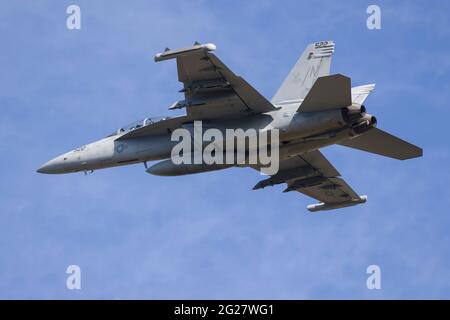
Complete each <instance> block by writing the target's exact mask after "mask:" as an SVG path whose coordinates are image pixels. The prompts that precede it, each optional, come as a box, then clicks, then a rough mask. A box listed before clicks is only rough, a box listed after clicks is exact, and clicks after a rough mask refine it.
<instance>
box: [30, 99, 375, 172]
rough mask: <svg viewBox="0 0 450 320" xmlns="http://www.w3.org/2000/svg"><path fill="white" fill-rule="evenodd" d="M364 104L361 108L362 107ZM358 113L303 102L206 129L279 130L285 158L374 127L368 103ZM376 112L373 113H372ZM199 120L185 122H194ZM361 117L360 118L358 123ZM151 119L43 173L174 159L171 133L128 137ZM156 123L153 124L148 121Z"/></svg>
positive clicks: (53, 163)
mask: <svg viewBox="0 0 450 320" xmlns="http://www.w3.org/2000/svg"><path fill="white" fill-rule="evenodd" d="M357 108H358V107H357ZM359 108H360V109H359V113H358V112H357V116H356V117H354V116H353V117H349V114H350V112H349V111H348V110H349V108H343V109H333V110H328V111H320V112H297V109H298V103H295V104H292V105H284V106H283V107H281V108H280V109H279V110H277V111H273V112H269V113H265V114H259V115H248V116H243V117H241V118H239V119H229V120H222V121H220V122H219V121H214V120H204V121H203V122H202V123H203V125H204V127H205V128H216V129H218V130H220V131H221V132H225V130H226V129H236V128H240V129H243V130H246V129H248V128H254V129H256V130H259V131H265V130H271V129H278V130H279V138H280V157H281V158H286V157H289V156H291V155H292V154H299V153H303V152H308V151H311V150H315V149H318V148H321V147H324V146H327V145H330V144H334V143H337V142H339V141H342V140H345V139H349V138H352V137H354V136H357V135H359V134H360V133H362V131H363V130H360V131H361V132H359V131H358V130H355V128H356V127H357V126H358V124H362V126H367V128H369V127H370V126H372V125H374V124H375V119H374V118H373V117H372V118H373V120H372V119H371V118H370V120H368V119H369V118H368V117H367V116H365V110H364V107H362V108H361V106H359ZM370 117H371V116H370ZM193 121H194V119H192V120H191V121H187V122H184V123H183V124H181V126H180V127H184V128H188V129H189V127H192V123H193ZM358 121H359V122H358ZM145 125H146V123H145V121H144V123H143V124H142V125H138V126H136V127H134V128H130V129H126V130H125V129H119V130H117V131H116V132H115V133H114V134H112V135H110V136H108V137H105V138H103V139H100V140H98V141H95V142H92V143H89V144H86V145H83V146H82V147H79V148H77V149H74V150H72V151H69V152H67V153H64V154H62V155H60V156H58V157H56V158H54V159H52V160H50V161H48V162H46V163H45V164H44V165H42V166H41V167H40V168H39V169H38V172H40V173H55V174H57V173H71V172H79V171H92V170H98V169H103V168H109V167H115V166H122V165H128V164H134V163H146V162H148V161H155V160H163V159H169V158H170V156H171V151H172V148H173V147H174V145H176V144H177V141H172V139H171V132H167V133H159V134H155V135H153V134H152V135H144V136H139V137H131V138H125V139H124V138H123V137H124V135H126V134H127V133H128V132H130V130H139V129H140V128H141V127H143V126H145ZM148 125H152V124H148Z"/></svg>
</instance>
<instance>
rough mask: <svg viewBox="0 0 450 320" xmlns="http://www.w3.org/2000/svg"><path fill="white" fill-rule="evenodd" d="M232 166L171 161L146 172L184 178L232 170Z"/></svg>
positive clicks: (158, 164) (162, 162)
mask: <svg viewBox="0 0 450 320" xmlns="http://www.w3.org/2000/svg"><path fill="white" fill-rule="evenodd" d="M232 166H233V165H230V164H204V163H202V164H185V163H182V164H174V163H173V162H172V160H171V159H169V160H164V161H161V162H158V163H157V164H155V165H153V166H151V167H150V168H148V169H147V170H146V172H147V173H150V174H153V175H155V176H183V175H186V174H193V173H200V172H208V171H217V170H222V169H226V168H230V167H232Z"/></svg>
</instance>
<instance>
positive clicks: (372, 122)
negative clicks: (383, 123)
mask: <svg viewBox="0 0 450 320" xmlns="http://www.w3.org/2000/svg"><path fill="white" fill-rule="evenodd" d="M376 125H377V118H375V117H374V116H373V115H371V114H368V113H366V114H365V115H364V116H363V117H362V118H361V119H360V120H359V121H358V123H357V124H356V125H355V126H353V131H354V132H355V133H357V134H361V133H364V132H366V131H368V130H369V129H370V128H372V127H375V126H376Z"/></svg>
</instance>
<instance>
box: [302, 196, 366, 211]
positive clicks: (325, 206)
mask: <svg viewBox="0 0 450 320" xmlns="http://www.w3.org/2000/svg"><path fill="white" fill-rule="evenodd" d="M366 201H367V196H366V195H364V196H360V197H359V199H352V200H349V201H343V202H337V203H323V202H321V203H316V204H310V205H308V206H307V207H306V209H308V211H310V212H317V211H322V210H332V209H339V208H345V207H352V206H356V205H357V204H361V203H365V202H366Z"/></svg>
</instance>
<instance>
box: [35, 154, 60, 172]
mask: <svg viewBox="0 0 450 320" xmlns="http://www.w3.org/2000/svg"><path fill="white" fill-rule="evenodd" d="M36 172H38V173H48V174H51V173H64V166H63V160H62V159H60V158H59V157H58V158H55V159H52V160H50V161H48V162H46V163H44V164H43V165H42V166H41V167H40V168H39V169H37V170H36Z"/></svg>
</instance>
